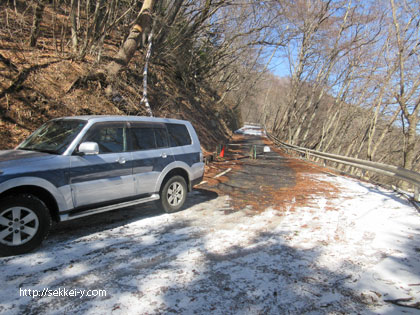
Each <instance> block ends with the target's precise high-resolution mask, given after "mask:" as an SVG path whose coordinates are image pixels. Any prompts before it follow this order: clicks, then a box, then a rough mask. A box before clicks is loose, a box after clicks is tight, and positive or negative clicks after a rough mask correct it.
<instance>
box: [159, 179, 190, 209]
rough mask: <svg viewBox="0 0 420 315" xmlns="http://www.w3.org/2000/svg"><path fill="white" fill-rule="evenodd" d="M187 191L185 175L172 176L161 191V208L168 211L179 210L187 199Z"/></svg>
mask: <svg viewBox="0 0 420 315" xmlns="http://www.w3.org/2000/svg"><path fill="white" fill-rule="evenodd" d="M187 192H188V190H187V183H186V182H185V179H184V177H182V176H174V177H171V178H170V179H169V180H168V181H167V182H166V183H165V184H164V185H163V188H162V189H161V191H160V200H159V206H160V208H161V209H162V210H163V211H165V212H166V213H172V212H175V211H178V210H179V209H181V207H182V206H183V205H184V203H185V200H186V199H187Z"/></svg>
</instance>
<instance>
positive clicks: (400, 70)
mask: <svg viewBox="0 0 420 315" xmlns="http://www.w3.org/2000/svg"><path fill="white" fill-rule="evenodd" d="M0 9H1V12H0V14H1V20H0V23H1V24H0V36H1V37H0V40H1V42H0V43H1V45H0V72H1V75H2V78H1V82H0V88H1V90H0V105H1V112H0V114H1V117H2V126H1V127H2V129H3V130H2V135H3V136H6V138H7V137H8V138H7V139H9V140H8V143H15V142H17V141H18V140H21V138H22V137H23V136H25V135H27V134H28V133H29V132H30V131H31V130H30V129H33V127H32V125H30V124H29V126H30V127H28V124H27V123H26V122H27V121H30V122H32V121H33V122H34V126H35V125H36V124H39V121H38V120H37V119H35V118H33V117H34V116H36V115H39V113H43V112H45V111H47V112H48V111H49V112H50V113H52V114H51V115H43V116H42V119H41V120H45V119H47V118H51V117H50V116H54V115H62V114H85V113H118V114H134V115H144V114H147V113H149V112H148V109H147V108H146V105H147V104H149V102H148V100H147V98H146V100H145V99H144V96H145V95H144V93H145V92H146V90H145V89H146V88H147V86H148V87H149V88H150V89H151V91H150V110H151V111H152V112H153V113H154V114H155V115H161V116H172V117H182V118H187V119H192V120H196V121H197V122H199V123H203V124H204V122H203V121H205V123H208V124H209V125H208V126H206V127H205V128H207V129H206V130H207V131H208V130H209V129H211V128H216V127H215V126H216V124H217V123H220V121H223V120H224V122H223V124H226V125H230V127H231V128H234V127H236V126H237V125H238V124H239V122H238V121H240V120H241V119H242V120H243V121H253V122H260V123H263V124H264V125H265V126H266V127H267V129H268V130H269V131H270V132H272V133H273V134H274V135H275V136H278V137H280V138H281V139H284V141H287V142H289V143H292V144H297V145H301V146H306V147H308V148H313V149H317V150H321V151H326V152H333V153H338V154H342V155H348V156H353V157H358V158H362V159H368V160H372V161H380V162H383V163H388V164H393V165H398V166H402V167H405V168H408V169H413V170H417V171H418V170H419V169H420V150H419V145H418V134H417V133H418V128H417V127H418V123H419V108H420V107H419V103H420V90H419V85H420V49H419V48H420V46H419V41H420V16H419V14H418V12H419V11H420V2H419V1H418V0H404V1H395V0H384V1H373V0H372V1H370V0H368V1H361V0H335V1H333V0H330V1H326V0H294V1H290V0H272V1H252V0H241V1H239V0H238V1H236V0H231V1H228V0H196V1H192V0H190V1H189V0H174V1H169V0H155V1H152V0H145V1H138V0H111V1H104V0H49V1H47V0H32V1H19V0H13V1H12V0H8V1H4V2H3V4H1V5H0ZM148 48H149V51H150V52H151V55H150V60H149V61H150V66H149V68H148V70H149V71H148V74H149V77H147V78H145V77H144V75H145V72H144V66H145V63H146V51H147V50H148ZM275 66H277V67H281V68H282V69H287V70H284V71H283V72H279V71H276V69H275ZM69 67H70V68H72V69H73V72H71V73H70V72H69V71H70V70H69ZM54 71H55V73H54ZM273 73H277V75H274V74H273ZM41 75H42V76H43V77H44V78H45V76H51V77H50V80H52V81H55V83H57V82H58V81H60V83H57V85H60V86H61V88H57V91H54V92H48V88H50V89H51V84H47V83H45V82H44V83H42V80H43V79H41V78H40V76H41ZM52 78H54V79H52ZM143 79H145V82H144V83H148V85H147V86H146V85H144V84H143ZM25 91H26V92H25ZM83 93H85V94H83ZM93 98H95V100H96V102H97V103H98V104H99V103H100V104H102V106H103V107H97V106H96V107H95V106H93V105H91V103H89V104H87V105H86V103H87V102H95V100H94V99H93ZM28 103H35V104H36V106H33V105H32V109H31V110H30V113H28V110H27V109H23V108H22V107H19V106H18V105H16V104H27V105H26V106H28ZM83 104H85V105H83ZM180 104H186V105H185V107H182V108H181V107H179V106H180ZM72 106H75V108H73V107H72ZM63 108H65V109H66V110H62V109H63ZM110 108H112V110H111V109H110ZM52 109H54V110H55V111H52ZM88 109H89V110H88ZM189 111H191V112H194V117H195V118H192V117H190V116H188V115H187V114H185V113H186V112H189ZM191 115H192V114H191ZM216 122H217V123H216ZM25 127H27V128H26V129H25ZM16 128H17V129H19V130H24V131H22V132H19V131H16V130H17V129H16ZM6 129H7V130H6ZM15 129H16V130H15ZM203 133H204V132H203ZM214 138H215V140H214V141H216V138H217V136H216V137H214Z"/></svg>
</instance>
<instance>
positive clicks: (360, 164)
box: [267, 133, 420, 202]
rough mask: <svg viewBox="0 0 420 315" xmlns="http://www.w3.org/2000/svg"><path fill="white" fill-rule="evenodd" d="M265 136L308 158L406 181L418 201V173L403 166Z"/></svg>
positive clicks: (419, 181)
mask: <svg viewBox="0 0 420 315" xmlns="http://www.w3.org/2000/svg"><path fill="white" fill-rule="evenodd" d="M267 136H268V138H269V139H270V140H271V141H273V142H274V143H275V144H276V145H279V146H282V147H285V148H287V149H291V150H294V151H297V152H300V153H303V154H305V155H306V157H307V158H308V159H309V157H310V156H311V155H312V156H315V157H318V158H321V159H324V160H327V161H331V162H336V163H341V164H345V165H349V166H352V167H357V168H360V169H363V170H366V171H371V172H375V173H378V174H381V175H385V176H390V177H393V178H396V179H399V180H403V181H406V182H408V183H410V184H412V185H413V186H414V200H415V201H416V202H419V201H420V198H419V188H420V174H419V173H417V172H414V171H410V170H407V169H405V168H403V167H398V166H393V165H387V164H382V163H378V162H371V161H365V160H361V159H356V158H351V157H347V156H341V155H337V154H331V153H324V152H319V151H316V150H311V149H307V148H303V147H299V146H296V145H291V144H288V143H285V142H282V141H281V140H279V139H277V138H276V137H274V136H272V135H270V134H269V133H267Z"/></svg>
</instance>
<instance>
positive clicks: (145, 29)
mask: <svg viewBox="0 0 420 315" xmlns="http://www.w3.org/2000/svg"><path fill="white" fill-rule="evenodd" d="M153 4H154V0H145V1H144V2H143V6H142V8H141V10H140V12H139V14H138V16H137V18H136V21H135V24H134V26H133V27H132V28H131V30H130V34H129V35H128V37H127V39H126V40H125V42H124V43H123V45H122V46H121V48H120V50H119V51H118V53H117V55H116V56H115V57H114V58H113V59H114V60H113V61H112V62H110V63H109V64H108V65H107V67H106V72H107V79H108V80H109V81H110V82H112V81H114V80H115V78H116V77H117V75H118V73H119V72H120V71H121V70H122V68H123V67H125V66H127V65H128V63H129V62H130V60H131V58H133V56H134V53H135V52H136V50H137V47H138V46H139V43H140V42H141V40H142V39H143V38H146V37H147V35H148V34H149V33H150V31H151V27H152V20H153V19H152V12H153Z"/></svg>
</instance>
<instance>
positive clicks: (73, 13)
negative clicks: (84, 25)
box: [70, 0, 80, 53]
mask: <svg viewBox="0 0 420 315" xmlns="http://www.w3.org/2000/svg"><path fill="white" fill-rule="evenodd" d="M78 4H79V1H78V0H71V11H70V21H71V43H72V49H73V53H76V52H77V46H78V45H79V40H78V38H77V30H78V23H77V17H78V16H79V15H78V13H77V12H78V7H80V6H79V5H78Z"/></svg>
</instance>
